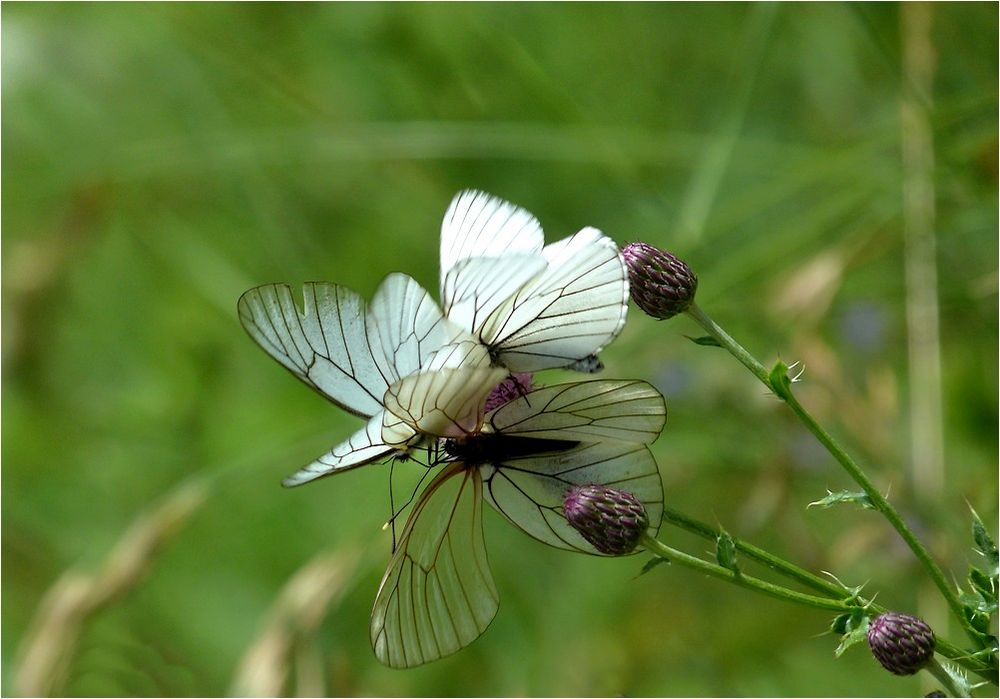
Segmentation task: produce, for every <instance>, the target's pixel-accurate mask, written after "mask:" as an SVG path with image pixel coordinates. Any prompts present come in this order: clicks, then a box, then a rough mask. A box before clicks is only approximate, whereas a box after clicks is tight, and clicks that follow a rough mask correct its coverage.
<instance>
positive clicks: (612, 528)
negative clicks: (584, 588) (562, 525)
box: [563, 484, 649, 556]
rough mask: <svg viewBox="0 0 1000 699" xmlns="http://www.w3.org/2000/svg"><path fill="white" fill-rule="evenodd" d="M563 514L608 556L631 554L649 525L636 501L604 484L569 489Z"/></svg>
mask: <svg viewBox="0 0 1000 699" xmlns="http://www.w3.org/2000/svg"><path fill="white" fill-rule="evenodd" d="M563 514H564V515H565V516H566V521H567V522H569V524H570V526H572V527H573V528H574V529H576V530H577V531H578V532H580V534H581V536H583V538H584V539H586V540H587V541H588V542H590V544H592V545H593V547H594V548H595V549H597V550H598V551H600V552H601V553H606V554H608V555H610V556H623V555H625V554H627V553H632V551H634V550H635V547H636V544H638V543H639V537H641V536H642V534H643V532H645V531H646V528H647V527H648V526H649V518H648V517H647V516H646V508H644V507H643V506H642V503H641V502H639V500H638V498H636V497H635V496H634V495H632V493H629V492H626V491H624V490H618V489H616V488H609V487H607V486H604V485H596V484H593V485H578V486H574V487H573V488H571V489H570V490H569V492H567V493H566V497H565V499H564V500H563Z"/></svg>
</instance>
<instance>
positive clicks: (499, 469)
mask: <svg viewBox="0 0 1000 699" xmlns="http://www.w3.org/2000/svg"><path fill="white" fill-rule="evenodd" d="M480 471H481V473H482V478H483V481H484V488H483V492H484V495H485V497H486V500H487V502H489V503H490V504H491V505H492V506H493V507H494V508H496V509H497V511H499V512H500V513H501V514H502V515H503V516H504V517H506V518H507V519H508V520H510V522H511V523H512V524H514V526H516V527H518V528H519V529H521V530H522V531H524V532H525V533H526V534H528V535H529V536H532V537H534V538H535V539H538V540H539V541H541V542H542V543H545V544H548V545H549V546H554V547H556V548H561V549H566V550H569V551H580V552H583V553H591V554H595V555H603V554H601V553H600V552H599V551H598V550H597V549H595V548H594V547H593V546H592V545H591V544H590V543H588V542H587V541H586V540H585V539H584V538H583V537H582V536H580V534H579V533H578V532H577V531H576V530H575V529H573V528H572V527H570V526H569V524H567V522H566V519H565V518H564V516H563V514H562V504H563V499H564V498H565V496H566V492H567V491H568V490H569V489H570V488H572V487H573V486H574V485H587V484H591V483H597V484H601V485H606V486H609V487H612V488H619V489H621V490H627V491H628V492H630V493H632V494H633V495H635V496H636V497H637V498H638V499H639V500H640V501H641V502H642V504H643V506H644V507H645V508H646V514H647V515H648V517H649V529H648V532H649V534H650V536H655V535H656V532H657V531H658V530H659V528H660V520H661V519H662V517H663V483H662V481H661V480H660V472H659V469H658V468H657V466H656V460H655V459H654V458H653V455H652V454H651V453H650V452H649V449H648V448H647V447H646V446H645V445H643V444H630V443H627V442H605V443H580V444H578V445H576V446H575V447H572V448H570V449H567V450H564V451H552V452H548V453H534V454H526V455H523V456H517V457H507V458H505V459H504V460H503V461H502V462H501V463H492V464H485V465H482V466H480Z"/></svg>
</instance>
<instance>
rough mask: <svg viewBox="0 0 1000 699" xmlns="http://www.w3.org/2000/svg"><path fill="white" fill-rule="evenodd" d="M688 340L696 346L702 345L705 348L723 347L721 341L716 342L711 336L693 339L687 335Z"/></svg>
mask: <svg viewBox="0 0 1000 699" xmlns="http://www.w3.org/2000/svg"><path fill="white" fill-rule="evenodd" d="M684 337H686V338H687V339H689V340H691V342H693V343H694V344H696V345H701V346H703V347H722V345H721V344H719V341H718V340H716V339H715V338H714V337H712V336H711V335H702V336H701V337H691V336H690V335H685V336H684Z"/></svg>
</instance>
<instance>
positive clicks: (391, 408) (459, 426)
mask: <svg viewBox="0 0 1000 699" xmlns="http://www.w3.org/2000/svg"><path fill="white" fill-rule="evenodd" d="M505 376H507V371H506V370H504V369H497V368H492V367H479V368H475V369H467V368H461V369H442V370H440V371H426V372H420V373H417V374H411V375H410V376H407V377H406V378H404V379H401V380H399V381H397V382H396V383H394V384H393V385H392V386H390V387H389V389H388V390H387V391H386V394H385V414H384V418H383V421H382V441H383V442H384V443H386V444H390V445H393V446H396V445H403V444H406V443H408V442H409V441H410V440H412V438H413V437H414V435H418V434H419V435H430V436H434V437H458V436H461V435H465V434H469V433H471V432H475V431H477V430H478V428H479V425H480V423H481V421H482V415H483V406H484V405H485V403H486V398H487V397H488V396H489V394H490V392H491V391H492V390H493V388H494V387H495V386H496V385H497V384H498V383H500V382H501V381H502V380H503V379H504V377H505Z"/></svg>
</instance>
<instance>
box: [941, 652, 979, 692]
mask: <svg viewBox="0 0 1000 699" xmlns="http://www.w3.org/2000/svg"><path fill="white" fill-rule="evenodd" d="M941 667H942V668H944V671H945V672H947V673H948V676H949V677H950V678H951V681H952V683H953V684H954V686H955V691H956V692H957V693H958V696H960V697H971V696H972V684H971V683H970V682H969V678H968V676H967V675H966V674H965V673H964V672H962V671H961V670H960V669H959V668H958V667H957V666H955V665H952V664H951V663H949V662H946V661H944V660H942V661H941Z"/></svg>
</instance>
